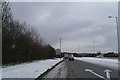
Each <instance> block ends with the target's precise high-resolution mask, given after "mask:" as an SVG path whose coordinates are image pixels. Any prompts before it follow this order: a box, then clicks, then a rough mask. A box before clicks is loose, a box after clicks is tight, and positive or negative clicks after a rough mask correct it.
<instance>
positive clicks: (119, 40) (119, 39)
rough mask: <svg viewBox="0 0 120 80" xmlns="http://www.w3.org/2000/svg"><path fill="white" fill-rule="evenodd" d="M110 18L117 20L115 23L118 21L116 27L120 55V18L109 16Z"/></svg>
mask: <svg viewBox="0 0 120 80" xmlns="http://www.w3.org/2000/svg"><path fill="white" fill-rule="evenodd" d="M108 18H115V21H116V26H117V39H118V53H120V38H119V36H120V35H119V34H120V33H119V29H120V28H119V27H118V18H117V17H115V16H108Z"/></svg>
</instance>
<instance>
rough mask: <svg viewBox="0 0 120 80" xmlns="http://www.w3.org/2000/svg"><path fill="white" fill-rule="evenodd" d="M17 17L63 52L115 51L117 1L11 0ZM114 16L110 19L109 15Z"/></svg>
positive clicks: (14, 14)
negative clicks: (58, 0)
mask: <svg viewBox="0 0 120 80" xmlns="http://www.w3.org/2000/svg"><path fill="white" fill-rule="evenodd" d="M11 4H12V6H11V7H12V12H13V16H14V18H15V19H16V20H19V21H21V22H26V23H27V24H29V25H31V26H33V27H34V28H35V29H37V30H38V31H37V32H38V33H39V34H40V36H41V37H42V38H43V40H44V41H45V42H47V43H49V44H50V45H52V46H53V47H54V48H59V45H60V43H59V39H60V38H61V39H62V41H61V42H62V51H66V52H93V44H94V46H95V51H96V52H97V51H101V52H106V51H117V28H116V22H115V17H116V16H117V13H118V5H117V4H118V3H117V2H12V3H11ZM109 15H112V16H114V17H113V18H111V19H109V18H108V16H109Z"/></svg>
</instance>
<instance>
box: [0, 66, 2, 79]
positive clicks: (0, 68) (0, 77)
mask: <svg viewBox="0 0 120 80" xmlns="http://www.w3.org/2000/svg"><path fill="white" fill-rule="evenodd" d="M1 79H2V67H1V66H0V80H1Z"/></svg>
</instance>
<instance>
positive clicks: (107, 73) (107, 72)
mask: <svg viewBox="0 0 120 80" xmlns="http://www.w3.org/2000/svg"><path fill="white" fill-rule="evenodd" d="M104 72H105V73H106V77H107V80H110V72H112V71H111V70H109V69H106V70H105V71H104Z"/></svg>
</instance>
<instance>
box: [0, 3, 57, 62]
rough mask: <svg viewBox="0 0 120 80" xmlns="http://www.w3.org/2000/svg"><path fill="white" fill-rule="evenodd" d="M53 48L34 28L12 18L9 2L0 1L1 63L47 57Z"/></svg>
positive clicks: (53, 51) (52, 55)
mask: <svg viewBox="0 0 120 80" xmlns="http://www.w3.org/2000/svg"><path fill="white" fill-rule="evenodd" d="M54 56H55V50H54V48H53V47H51V46H50V45H48V44H45V43H44V41H43V40H42V38H41V37H40V36H39V34H38V33H37V32H36V30H35V29H34V28H30V26H28V25H27V24H26V23H20V22H19V21H16V20H14V19H13V15H12V12H11V6H10V3H9V2H2V64H10V63H16V62H20V63H22V62H28V61H33V60H40V59H49V58H53V57H54Z"/></svg>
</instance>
